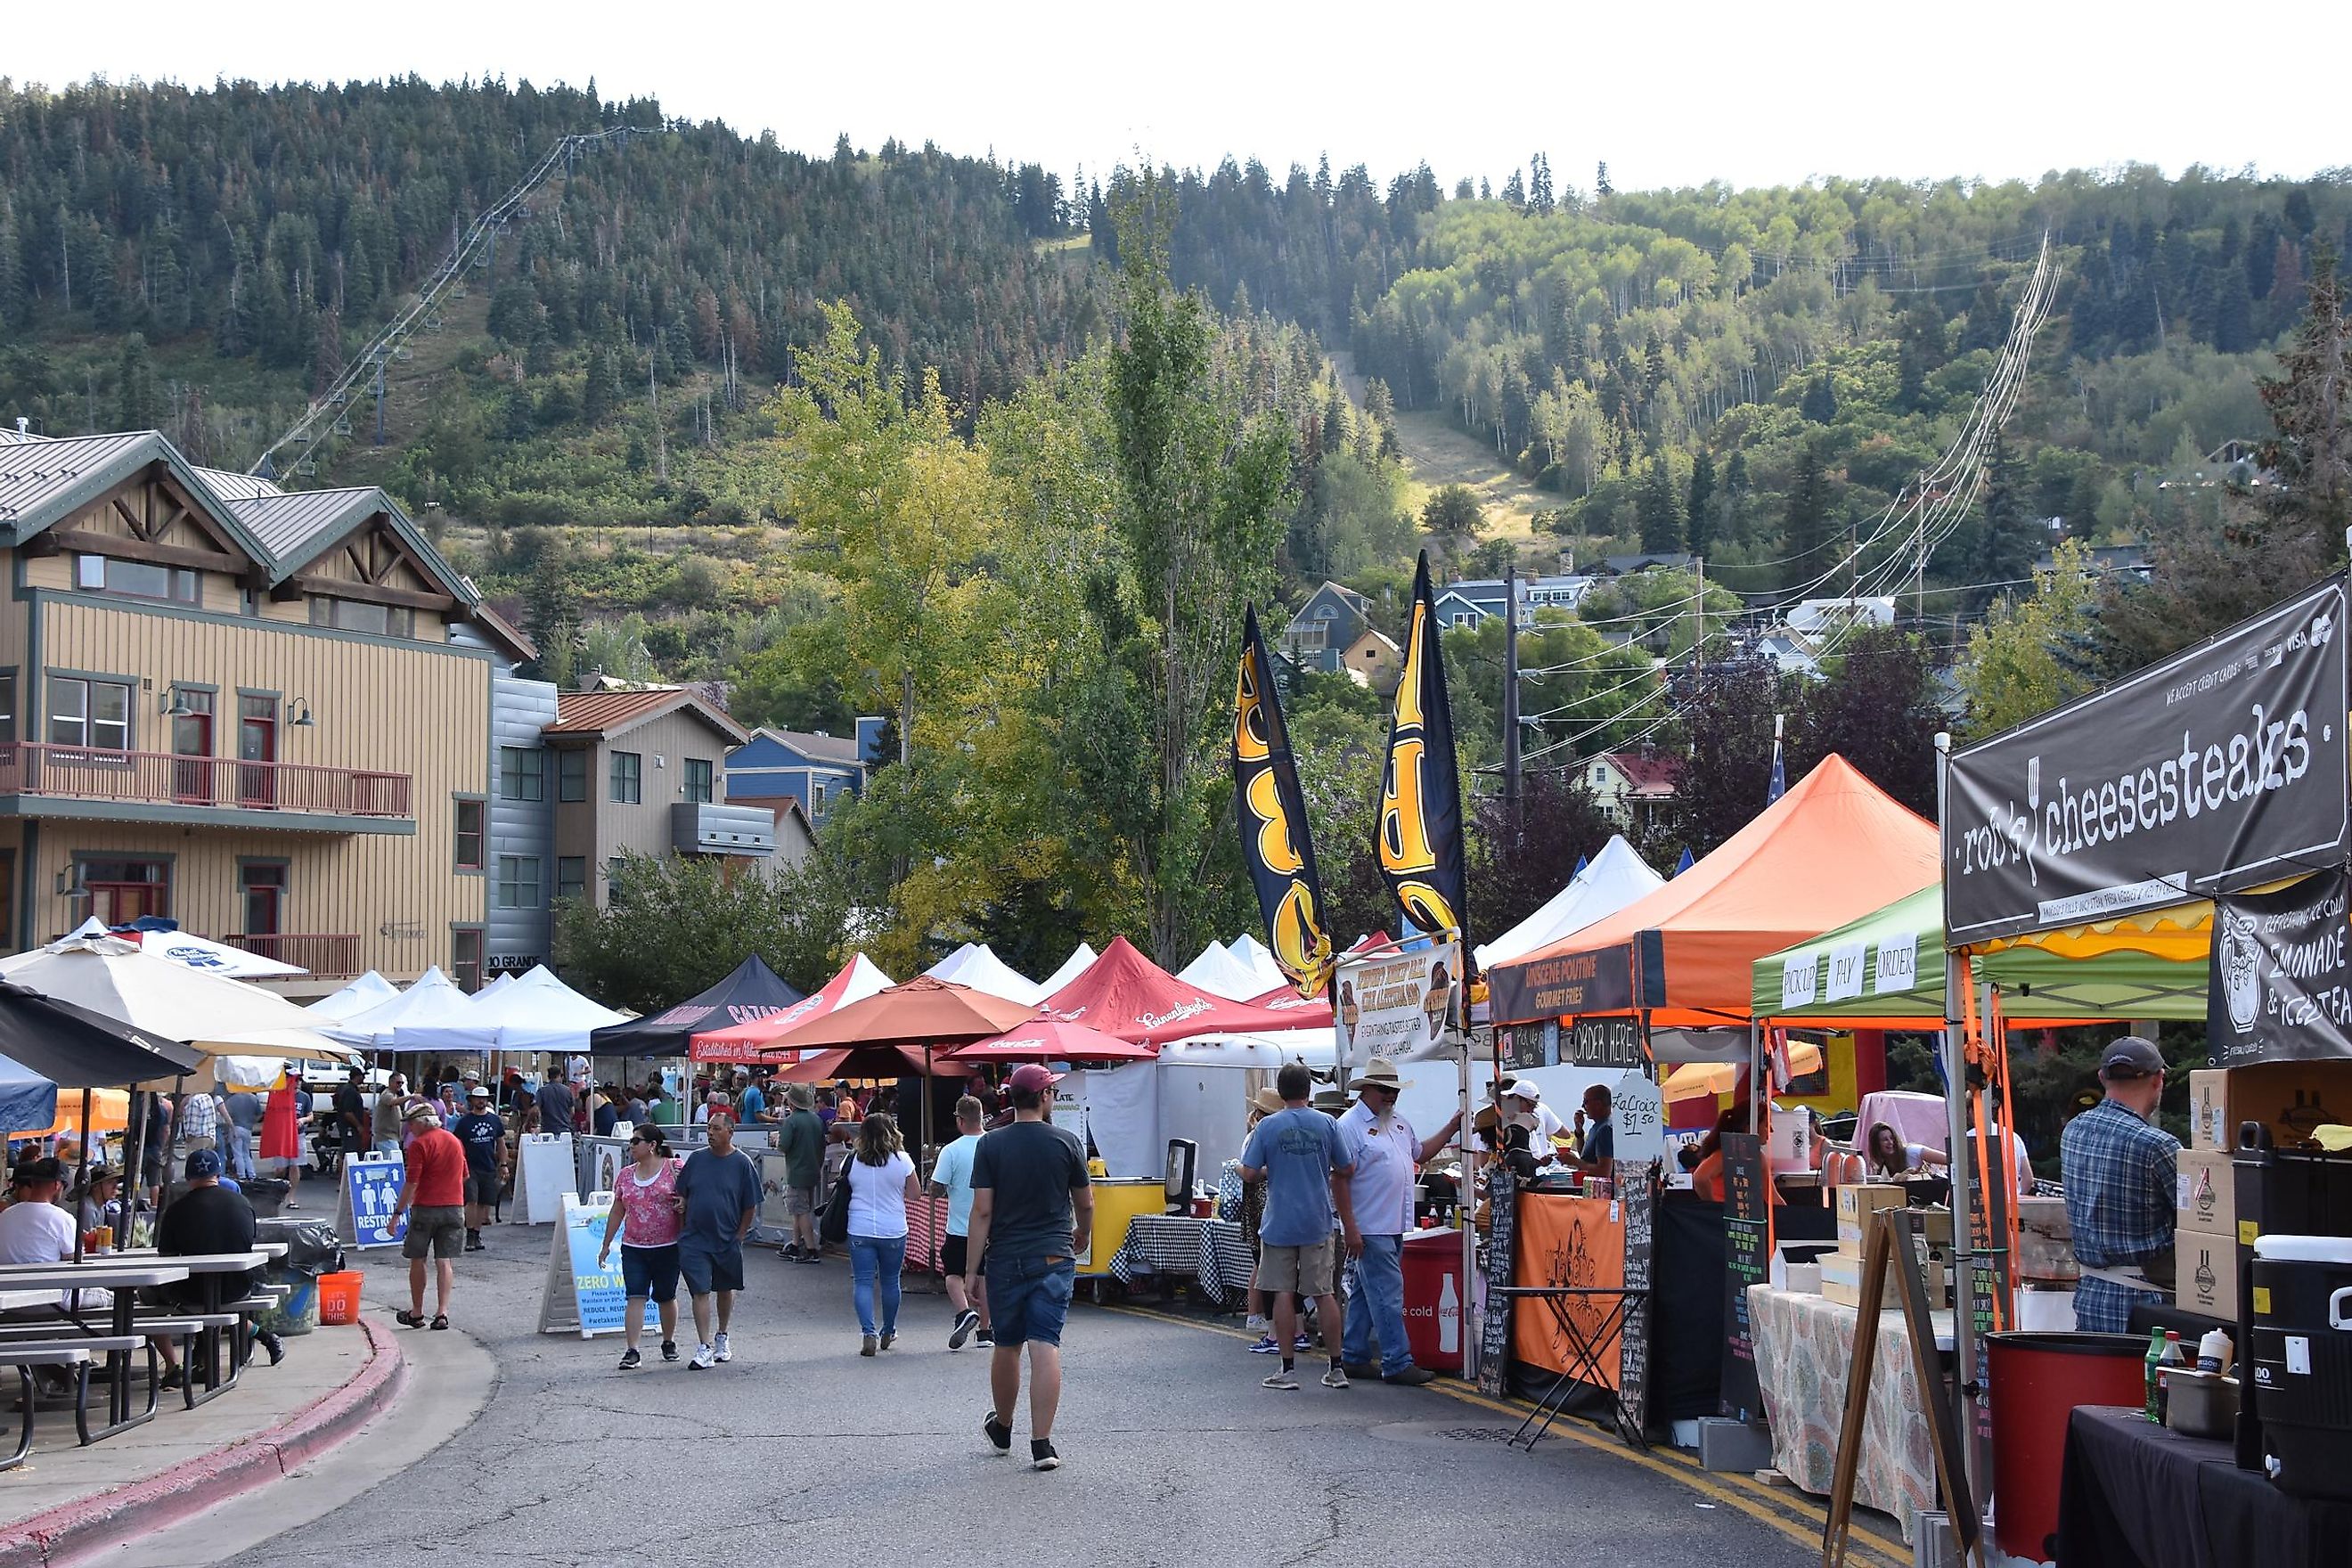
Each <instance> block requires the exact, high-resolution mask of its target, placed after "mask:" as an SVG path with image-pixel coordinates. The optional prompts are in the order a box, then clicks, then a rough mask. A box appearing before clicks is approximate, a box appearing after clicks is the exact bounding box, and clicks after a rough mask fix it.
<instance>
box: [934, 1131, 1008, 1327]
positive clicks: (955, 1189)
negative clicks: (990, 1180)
mask: <svg viewBox="0 0 2352 1568" xmlns="http://www.w3.org/2000/svg"><path fill="white" fill-rule="evenodd" d="M981 1116H982V1111H981V1106H980V1100H978V1099H977V1098H976V1097H974V1096H972V1095H969V1094H967V1095H965V1096H964V1097H963V1098H962V1099H961V1100H957V1101H956V1108H955V1119H956V1131H957V1133H958V1134H959V1136H958V1137H957V1139H956V1141H955V1142H952V1143H950V1144H949V1145H948V1146H947V1147H946V1148H944V1149H942V1150H940V1157H939V1159H938V1160H937V1161H935V1162H934V1163H932V1165H931V1191H932V1192H934V1193H937V1194H941V1195H943V1196H944V1197H946V1199H947V1200H948V1234H947V1237H946V1239H944V1240H942V1241H941V1242H940V1274H941V1275H942V1276H943V1277H944V1278H945V1279H946V1280H947V1288H948V1305H949V1307H950V1308H951V1309H953V1310H954V1312H955V1321H954V1323H953V1325H952V1326H950V1328H949V1330H948V1349H950V1350H951V1351H960V1350H961V1349H963V1346H964V1342H965V1341H966V1340H969V1339H970V1338H971V1336H972V1333H973V1331H975V1330H976V1331H979V1334H980V1342H981V1343H982V1344H984V1345H992V1344H994V1343H995V1338H994V1336H993V1335H992V1333H991V1331H990V1330H989V1326H988V1283H987V1281H986V1279H983V1278H982V1274H983V1272H984V1271H983V1270H981V1269H977V1268H972V1267H971V1157H972V1155H973V1153H974V1152H977V1151H978V1150H979V1148H980V1122H981ZM966 1274H971V1276H972V1277H973V1278H974V1279H980V1280H981V1283H980V1286H979V1288H978V1289H972V1290H969V1291H967V1290H966V1289H964V1276H965V1275H966Z"/></svg>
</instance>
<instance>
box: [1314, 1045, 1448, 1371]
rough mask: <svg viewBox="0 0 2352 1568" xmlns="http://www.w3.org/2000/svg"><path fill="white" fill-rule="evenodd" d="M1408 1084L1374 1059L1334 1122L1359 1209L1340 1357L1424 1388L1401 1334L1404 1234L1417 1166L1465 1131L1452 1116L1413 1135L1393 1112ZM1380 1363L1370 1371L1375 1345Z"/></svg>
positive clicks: (1351, 1367)
mask: <svg viewBox="0 0 2352 1568" xmlns="http://www.w3.org/2000/svg"><path fill="white" fill-rule="evenodd" d="M1410 1087H1411V1085H1410V1084H1409V1083H1408V1082H1407V1081H1406V1080H1405V1079H1401V1078H1399V1077H1397V1069H1396V1064H1395V1063H1394V1062H1392V1061H1391V1060H1389V1059H1388V1058H1386V1057H1374V1058H1372V1059H1371V1060H1370V1062H1369V1063H1367V1064H1366V1065H1365V1068H1364V1070H1363V1071H1362V1072H1360V1073H1359V1074H1358V1075H1357V1076H1356V1078H1355V1079H1354V1080H1353V1081H1351V1082H1350V1083H1349V1085H1348V1088H1349V1091H1350V1092H1351V1093H1353V1094H1355V1095H1356V1096H1357V1100H1356V1105H1355V1109H1353V1110H1350V1111H1349V1112H1348V1114H1347V1115H1345V1116H1342V1117H1341V1118H1339V1143H1340V1147H1341V1148H1342V1150H1344V1151H1345V1152H1346V1154H1347V1157H1348V1163H1349V1166H1350V1167H1351V1172H1350V1175H1349V1194H1350V1196H1351V1198H1352V1199H1353V1204H1354V1207H1355V1210H1356V1231H1357V1235H1356V1237H1355V1238H1354V1239H1353V1245H1351V1246H1350V1247H1349V1254H1350V1256H1352V1257H1353V1258H1354V1260H1355V1262H1354V1268H1355V1289H1353V1290H1352V1291H1351V1292H1350V1293H1349V1297H1348V1329H1347V1332H1346V1334H1345V1335H1344V1336H1342V1340H1341V1351H1340V1355H1341V1359H1342V1361H1343V1362H1344V1363H1345V1366H1346V1370H1347V1372H1348V1373H1349V1375H1350V1376H1353V1377H1370V1376H1371V1375H1372V1373H1373V1372H1374V1371H1375V1370H1377V1371H1378V1372H1379V1373H1380V1376H1381V1381H1382V1382H1383V1383H1403V1384H1416V1383H1427V1382H1428V1381H1429V1380H1430V1379H1431V1378H1433V1377H1434V1376H1436V1375H1437V1374H1436V1373H1433V1372H1431V1371H1430V1370H1429V1369H1428V1368H1426V1367H1419V1366H1415V1365H1413V1364H1412V1348H1411V1347H1410V1346H1409V1345H1407V1344H1406V1342H1405V1333H1404V1233H1405V1232H1406V1231H1408V1230H1411V1229H1412V1223H1413V1216H1412V1176H1413V1171H1414V1168H1415V1167H1417V1166H1418V1165H1420V1164H1421V1163H1422V1162H1423V1161H1424V1160H1427V1159H1429V1158H1430V1157H1431V1156H1433V1155H1434V1154H1435V1153H1436V1152H1438V1151H1439V1150H1440V1149H1443V1148H1444V1147H1445V1145H1446V1143H1447V1142H1448V1141H1449V1140H1451V1139H1452V1138H1453V1136H1454V1133H1455V1132H1456V1131H1459V1130H1460V1128H1461V1126H1462V1113H1461V1112H1460V1111H1458V1110H1457V1111H1455V1112H1454V1115H1453V1116H1452V1117H1451V1118H1449V1119H1448V1120H1447V1121H1446V1123H1445V1125H1444V1128H1442V1129H1441V1130H1439V1131H1438V1133H1437V1135H1436V1136H1435V1137H1433V1138H1430V1139H1428V1140H1426V1141H1423V1140H1422V1139H1421V1138H1419V1137H1417V1136H1416V1135H1415V1134H1414V1132H1413V1130H1412V1123H1411V1122H1409V1121H1406V1120H1405V1119H1404V1118H1403V1117H1402V1116H1400V1115H1398V1114H1397V1109H1396V1103H1397V1096H1398V1095H1399V1094H1400V1093H1402V1091H1403V1090H1405V1089H1408V1088H1410ZM1375 1336H1377V1337H1378V1338H1379V1340H1380V1342H1381V1360H1380V1365H1379V1367H1378V1368H1377V1369H1375V1368H1374V1366H1373V1365H1372V1359H1371V1355H1372V1340H1373V1338H1374V1337H1375Z"/></svg>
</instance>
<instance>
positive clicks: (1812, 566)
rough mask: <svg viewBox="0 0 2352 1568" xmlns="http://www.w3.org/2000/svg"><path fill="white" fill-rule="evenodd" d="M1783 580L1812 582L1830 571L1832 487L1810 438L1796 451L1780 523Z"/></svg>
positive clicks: (1788, 582)
mask: <svg viewBox="0 0 2352 1568" xmlns="http://www.w3.org/2000/svg"><path fill="white" fill-rule="evenodd" d="M1780 554H1781V556H1782V557H1783V558H1784V561H1785V564H1784V565H1783V567H1782V571H1783V572H1784V574H1785V576H1784V577H1783V579H1782V581H1783V583H1784V584H1786V585H1789V586H1794V585H1796V584H1801V583H1811V582H1812V581H1813V580H1814V579H1815V578H1817V577H1819V576H1821V575H1822V574H1823V573H1825V572H1827V571H1828V570H1829V569H1830V567H1831V565H1832V562H1831V560H1830V489H1829V479H1828V477H1827V476H1826V475H1824V474H1823V473H1822V454H1821V448H1820V447H1817V446H1816V445H1815V444H1814V443H1813V442H1811V441H1808V442H1806V443H1805V445H1804V447H1803V449H1802V450H1801V451H1800V452H1799V453H1798V454H1797V471H1796V473H1795V474H1794V475H1792V476H1791V477H1790V481H1789V507H1788V510H1787V512H1786V513H1785V514H1784V515H1783V516H1782V519H1781V525H1780Z"/></svg>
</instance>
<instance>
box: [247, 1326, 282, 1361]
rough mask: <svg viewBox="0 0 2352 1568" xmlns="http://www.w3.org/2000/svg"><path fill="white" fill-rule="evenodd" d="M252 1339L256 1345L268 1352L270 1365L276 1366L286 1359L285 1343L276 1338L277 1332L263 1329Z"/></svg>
mask: <svg viewBox="0 0 2352 1568" xmlns="http://www.w3.org/2000/svg"><path fill="white" fill-rule="evenodd" d="M253 1338H254V1342H255V1343H256V1344H258V1345H259V1346H260V1347H261V1348H262V1349H263V1350H264V1351H266V1352H268V1355H269V1364H270V1365H272V1366H276V1365H277V1364H278V1363H279V1362H281V1361H284V1360H285V1359H286V1342H285V1341H284V1340H282V1339H279V1338H278V1333H277V1331H275V1330H273V1329H264V1330H262V1331H260V1332H259V1333H257V1334H256V1335H254V1336H253Z"/></svg>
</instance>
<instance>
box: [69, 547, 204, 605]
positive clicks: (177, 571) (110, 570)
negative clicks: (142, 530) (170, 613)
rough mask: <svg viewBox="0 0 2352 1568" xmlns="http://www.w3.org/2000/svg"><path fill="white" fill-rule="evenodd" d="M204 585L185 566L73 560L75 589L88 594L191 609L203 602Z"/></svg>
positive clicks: (104, 557) (114, 559)
mask: <svg viewBox="0 0 2352 1568" xmlns="http://www.w3.org/2000/svg"><path fill="white" fill-rule="evenodd" d="M203 583H204V579H203V577H202V576H201V575H200V574H197V573H194V572H191V571H189V570H188V569H187V568H186V567H184V566H158V565H156V564H155V563H153V562H151V561H124V560H122V559H121V558H120V557H117V556H112V555H77V556H75V557H74V586H75V587H77V588H79V589H81V590H82V591H83V592H85V593H89V594H121V595H126V596H128V597H130V598H133V599H168V600H171V601H172V602H173V603H174V604H181V605H194V604H199V603H202V601H203Z"/></svg>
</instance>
